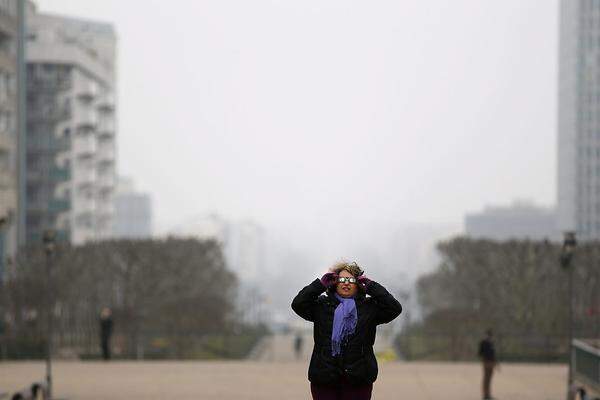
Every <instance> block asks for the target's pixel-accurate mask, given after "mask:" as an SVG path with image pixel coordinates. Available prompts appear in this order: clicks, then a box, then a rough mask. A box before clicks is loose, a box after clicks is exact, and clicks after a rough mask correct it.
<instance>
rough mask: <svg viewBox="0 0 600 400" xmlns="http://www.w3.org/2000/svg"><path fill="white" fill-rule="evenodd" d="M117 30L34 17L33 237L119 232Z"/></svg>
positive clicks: (30, 47) (82, 238) (30, 62)
mask: <svg viewBox="0 0 600 400" xmlns="http://www.w3.org/2000/svg"><path fill="white" fill-rule="evenodd" d="M115 52H116V35H115V32H114V29H113V27H112V25H110V24H105V23H99V22H94V21H88V20H79V19H73V18H68V17H62V16H56V15H47V14H37V13H33V14H32V15H29V16H28V43H27V79H28V88H27V97H28V107H27V110H28V116H27V128H28V130H27V131H28V133H27V135H28V151H27V171H28V172H27V177H28V185H27V222H26V227H27V228H26V232H27V240H28V241H32V242H35V241H39V240H41V235H42V232H43V231H44V230H45V229H49V228H52V229H56V230H57V233H58V237H59V238H61V239H63V240H66V241H70V242H72V243H73V244H80V243H84V242H86V241H93V240H101V239H105V238H109V237H111V236H112V234H113V223H114V195H115V185H116V173H115V161H116V131H117V128H116V118H115V111H116V102H115V92H116V76H115Z"/></svg>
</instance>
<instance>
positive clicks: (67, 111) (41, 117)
mask: <svg viewBox="0 0 600 400" xmlns="http://www.w3.org/2000/svg"><path fill="white" fill-rule="evenodd" d="M70 118H71V107H69V106H68V105H66V104H62V105H59V104H50V105H46V104H43V105H37V106H33V107H31V106H30V107H28V110H27V122H34V123H41V122H49V123H57V122H62V121H66V120H68V119H70Z"/></svg>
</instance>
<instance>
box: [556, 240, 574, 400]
mask: <svg viewBox="0 0 600 400" xmlns="http://www.w3.org/2000/svg"><path fill="white" fill-rule="evenodd" d="M576 246H577V240H576V239H575V232H565V237H564V241H563V246H562V250H561V253H560V266H561V267H562V268H563V269H564V270H565V271H566V272H567V273H568V280H569V290H568V296H569V329H568V331H569V343H568V346H567V351H568V357H569V378H568V386H567V399H570V398H571V397H572V387H573V356H572V354H571V346H572V343H573V266H572V265H571V261H572V260H573V255H574V253H575V247H576Z"/></svg>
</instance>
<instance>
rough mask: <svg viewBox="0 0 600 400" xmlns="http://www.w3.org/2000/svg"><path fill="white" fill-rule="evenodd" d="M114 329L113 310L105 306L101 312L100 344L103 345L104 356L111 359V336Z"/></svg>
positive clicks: (105, 358)
mask: <svg viewBox="0 0 600 400" xmlns="http://www.w3.org/2000/svg"><path fill="white" fill-rule="evenodd" d="M112 331H113V319H112V311H111V309H110V308H108V307H104V308H103V309H102V311H101V312H100V346H101V347H102V358H103V359H104V360H106V361H108V360H110V337H111V336H112Z"/></svg>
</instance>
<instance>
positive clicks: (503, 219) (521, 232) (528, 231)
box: [465, 202, 558, 240]
mask: <svg viewBox="0 0 600 400" xmlns="http://www.w3.org/2000/svg"><path fill="white" fill-rule="evenodd" d="M465 231H466V234H467V235H468V236H471V237H473V238H478V239H492V240H510V239H530V240H544V239H548V240H553V239H557V237H558V230H557V228H556V214H555V212H554V210H552V209H546V208H542V207H537V206H535V205H533V204H531V203H528V202H515V203H513V205H512V206H509V207H487V208H485V209H484V211H483V212H480V213H474V214H468V215H467V216H466V217H465Z"/></svg>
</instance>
